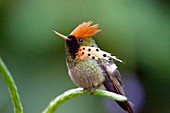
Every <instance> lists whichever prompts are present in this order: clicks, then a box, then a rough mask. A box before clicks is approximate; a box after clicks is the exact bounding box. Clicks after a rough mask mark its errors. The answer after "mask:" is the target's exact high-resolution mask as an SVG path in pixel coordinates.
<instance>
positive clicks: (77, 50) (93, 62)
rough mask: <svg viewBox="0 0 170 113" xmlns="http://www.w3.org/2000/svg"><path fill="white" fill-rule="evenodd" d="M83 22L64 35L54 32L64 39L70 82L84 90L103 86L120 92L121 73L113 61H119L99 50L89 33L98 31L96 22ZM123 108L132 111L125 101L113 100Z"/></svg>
mask: <svg viewBox="0 0 170 113" xmlns="http://www.w3.org/2000/svg"><path fill="white" fill-rule="evenodd" d="M92 23H93V22H91V21H89V22H83V23H82V24H80V25H79V26H78V27H76V28H75V29H74V30H73V31H72V32H71V33H70V34H69V35H68V36H64V35H62V34H60V33H58V32H56V31H54V33H55V34H56V35H58V36H60V37H61V38H63V39H64V40H65V43H66V47H65V50H66V62H67V67H68V72H69V76H70V77H71V79H72V81H73V82H74V83H75V84H77V85H78V86H80V87H83V88H84V89H85V90H90V91H93V90H94V89H96V88H101V86H103V87H104V88H105V89H106V90H108V91H111V92H115V93H117V94H120V95H124V96H125V93H124V90H123V86H122V82H121V75H120V73H119V71H118V69H117V66H116V64H115V63H114V61H118V62H121V63H123V61H122V60H120V59H118V58H117V57H116V56H114V55H113V54H111V53H108V52H105V51H103V50H101V49H100V48H99V47H98V46H97V44H96V43H95V41H94V40H93V39H92V38H91V36H93V35H95V34H96V33H98V32H100V31H101V30H99V29H98V28H99V25H98V24H95V25H91V24H92ZM117 103H118V104H119V105H120V106H121V107H122V108H123V109H124V110H125V111H127V112H129V113H133V110H132V107H131V104H130V102H129V101H125V102H117Z"/></svg>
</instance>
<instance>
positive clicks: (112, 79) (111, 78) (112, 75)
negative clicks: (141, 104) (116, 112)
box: [98, 60, 133, 113]
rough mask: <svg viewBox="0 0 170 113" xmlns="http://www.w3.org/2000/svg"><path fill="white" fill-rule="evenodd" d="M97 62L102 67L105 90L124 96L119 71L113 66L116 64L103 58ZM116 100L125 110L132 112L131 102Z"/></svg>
mask: <svg viewBox="0 0 170 113" xmlns="http://www.w3.org/2000/svg"><path fill="white" fill-rule="evenodd" d="M98 63H99V66H100V67H101V68H102V70H103V74H104V76H105V80H104V81H103V85H104V86H105V88H106V90H108V91H111V92H115V93H117V94H120V95H124V96H125V93H124V90H123V87H122V82H121V75H120V73H119V71H118V70H117V69H116V67H115V66H116V65H115V64H114V62H112V63H109V62H107V61H105V60H99V62H98ZM113 68H115V69H113ZM116 102H117V103H118V104H119V106H120V107H122V108H123V109H124V110H125V111H127V112H129V113H133V110H132V107H131V102H129V101H125V102H118V101H116Z"/></svg>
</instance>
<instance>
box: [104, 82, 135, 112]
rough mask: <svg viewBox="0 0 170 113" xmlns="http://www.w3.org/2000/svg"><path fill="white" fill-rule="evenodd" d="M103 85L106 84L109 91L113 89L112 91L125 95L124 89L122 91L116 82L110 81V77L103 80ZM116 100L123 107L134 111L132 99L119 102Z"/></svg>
mask: <svg viewBox="0 0 170 113" xmlns="http://www.w3.org/2000/svg"><path fill="white" fill-rule="evenodd" d="M103 85H104V86H105V88H106V90H108V91H111V92H114V93H117V94H120V95H124V92H123V93H122V91H120V88H119V87H118V86H117V85H116V84H115V83H113V82H112V81H110V80H108V79H106V80H105V81H104V82H103ZM121 89H122V88H121ZM124 96H125V95H124ZM116 102H117V104H118V105H119V106H120V107H121V108H123V109H124V110H125V111H127V112H128V113H133V109H132V106H131V102H130V101H128V100H127V101H125V102H119V101H116Z"/></svg>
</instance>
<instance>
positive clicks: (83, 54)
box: [77, 46, 122, 63]
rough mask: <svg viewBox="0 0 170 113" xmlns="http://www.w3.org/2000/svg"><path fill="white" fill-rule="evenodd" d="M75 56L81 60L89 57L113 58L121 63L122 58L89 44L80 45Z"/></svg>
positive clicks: (95, 58)
mask: <svg viewBox="0 0 170 113" xmlns="http://www.w3.org/2000/svg"><path fill="white" fill-rule="evenodd" d="M77 56H78V57H79V58H80V59H81V60H85V59H86V58H90V59H94V60H98V59H105V60H107V61H109V60H110V59H114V60H116V61H119V62H121V63H122V60H120V59H118V58H116V56H113V55H112V54H111V53H108V52H105V51H102V50H100V49H99V48H97V47H91V46H81V47H80V49H79V51H78V53H77Z"/></svg>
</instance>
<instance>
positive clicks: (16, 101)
mask: <svg viewBox="0 0 170 113" xmlns="http://www.w3.org/2000/svg"><path fill="white" fill-rule="evenodd" d="M0 73H1V74H2V76H3V78H4V79H5V82H6V84H7V86H8V90H9V92H10V96H11V100H12V103H13V106H14V112H15V113H23V108H22V105H21V101H20V97H19V94H18V90H17V86H16V85H15V82H14V80H13V78H12V76H11V74H10V72H9V71H8V69H7V67H6V66H5V64H4V62H3V61H2V59H1V57H0Z"/></svg>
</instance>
